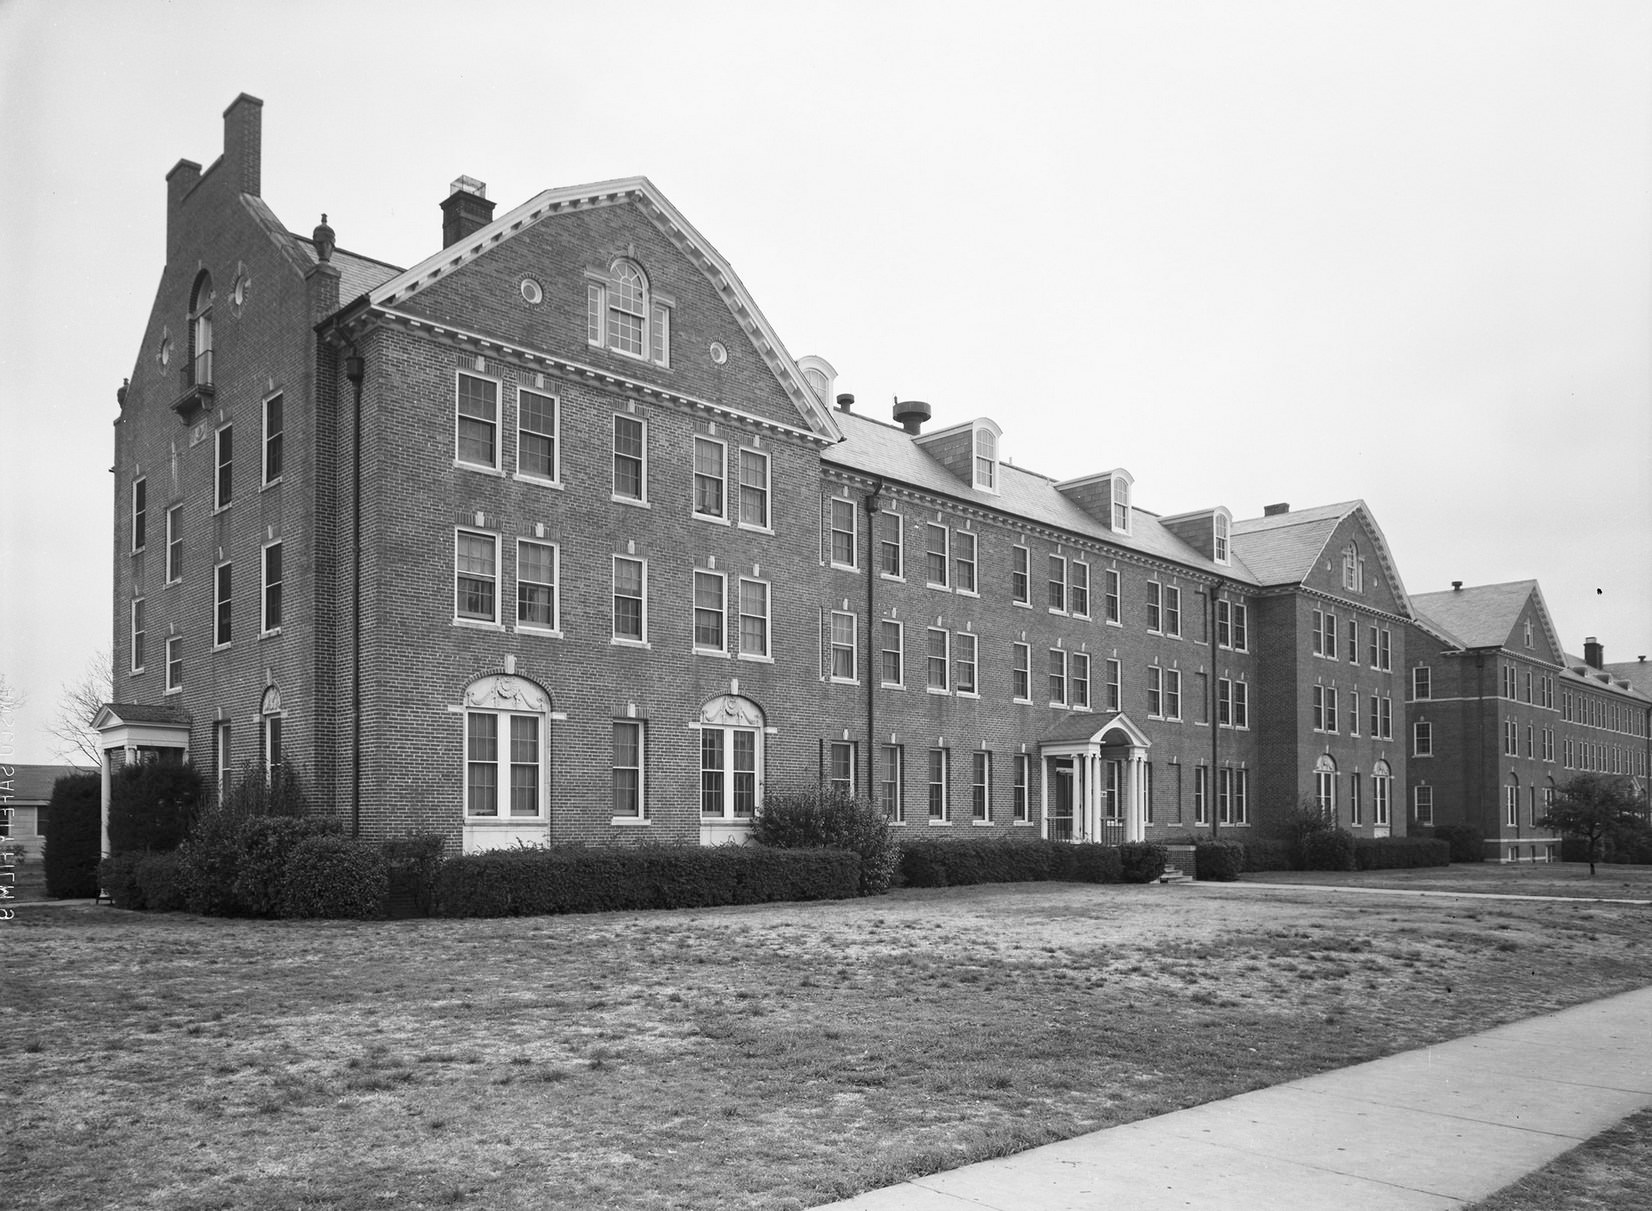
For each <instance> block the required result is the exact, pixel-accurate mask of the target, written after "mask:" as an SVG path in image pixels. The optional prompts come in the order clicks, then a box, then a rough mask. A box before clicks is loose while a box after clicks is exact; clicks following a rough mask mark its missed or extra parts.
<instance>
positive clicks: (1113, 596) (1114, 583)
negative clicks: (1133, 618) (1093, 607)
mask: <svg viewBox="0 0 1652 1211" xmlns="http://www.w3.org/2000/svg"><path fill="white" fill-rule="evenodd" d="M1106 583H1107V592H1106V602H1107V621H1108V622H1121V621H1122V620H1123V613H1122V611H1123V606H1122V603H1121V601H1120V597H1119V574H1118V572H1117V570H1115V569H1113V568H1108V569H1107V573H1106Z"/></svg>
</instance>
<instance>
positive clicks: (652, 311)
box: [585, 257, 671, 366]
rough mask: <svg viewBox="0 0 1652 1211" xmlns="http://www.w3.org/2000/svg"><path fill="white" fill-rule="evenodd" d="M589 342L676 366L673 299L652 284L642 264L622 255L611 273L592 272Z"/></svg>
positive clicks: (589, 277) (587, 296)
mask: <svg viewBox="0 0 1652 1211" xmlns="http://www.w3.org/2000/svg"><path fill="white" fill-rule="evenodd" d="M585 300H586V313H587V314H586V333H585V339H586V341H587V342H588V343H590V344H592V345H595V346H597V347H598V348H604V349H608V350H610V351H612V352H614V353H621V354H624V355H625V356H626V357H634V358H639V359H641V360H644V361H650V362H654V363H655V364H657V365H661V366H669V365H670V364H671V300H669V299H667V298H664V297H663V296H661V295H659V294H657V293H656V292H655V291H654V290H652V289H651V288H650V286H649V282H648V275H647V274H646V273H644V272H643V269H642V266H641V265H639V264H637V262H635V261H633V260H631V259H630V258H629V257H618V258H616V259H615V261H614V263H613V264H612V265H610V266H609V267H608V272H607V273H606V274H603V273H597V272H595V271H594V270H592V271H587V273H586V283H585Z"/></svg>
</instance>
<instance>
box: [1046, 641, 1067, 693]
mask: <svg viewBox="0 0 1652 1211" xmlns="http://www.w3.org/2000/svg"><path fill="white" fill-rule="evenodd" d="M1050 705H1051V706H1066V705H1067V653H1066V652H1065V651H1064V650H1062V649H1061V648H1051V649H1050Z"/></svg>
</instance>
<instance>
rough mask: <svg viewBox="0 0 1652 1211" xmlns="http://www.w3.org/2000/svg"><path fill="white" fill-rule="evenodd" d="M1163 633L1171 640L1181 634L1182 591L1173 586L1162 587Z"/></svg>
mask: <svg viewBox="0 0 1652 1211" xmlns="http://www.w3.org/2000/svg"><path fill="white" fill-rule="evenodd" d="M1164 633H1165V634H1166V635H1169V636H1171V637H1173V638H1180V637H1181V634H1182V591H1181V590H1180V589H1179V588H1177V587H1176V586H1175V585H1166V586H1165V587H1164Z"/></svg>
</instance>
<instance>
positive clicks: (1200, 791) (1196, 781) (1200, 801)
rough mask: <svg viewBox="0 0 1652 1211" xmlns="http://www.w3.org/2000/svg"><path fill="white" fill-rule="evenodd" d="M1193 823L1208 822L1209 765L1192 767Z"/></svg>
mask: <svg viewBox="0 0 1652 1211" xmlns="http://www.w3.org/2000/svg"><path fill="white" fill-rule="evenodd" d="M1193 823H1195V824H1209V823H1210V767H1209V766H1208V765H1196V766H1194V767H1193Z"/></svg>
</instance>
